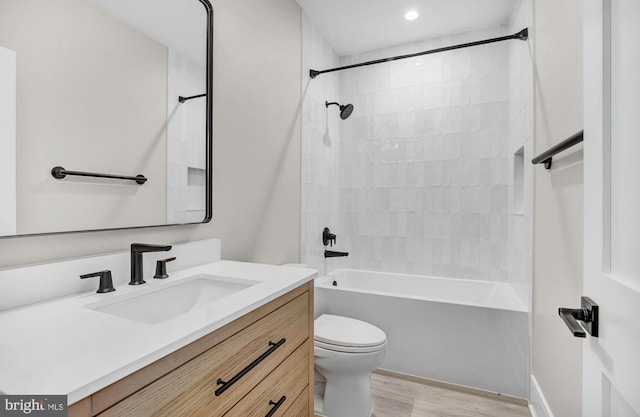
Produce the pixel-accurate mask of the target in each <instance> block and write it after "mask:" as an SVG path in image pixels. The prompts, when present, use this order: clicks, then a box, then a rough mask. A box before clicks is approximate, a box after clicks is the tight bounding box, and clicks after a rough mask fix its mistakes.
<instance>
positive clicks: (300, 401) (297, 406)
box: [282, 386, 313, 417]
mask: <svg viewBox="0 0 640 417" xmlns="http://www.w3.org/2000/svg"><path fill="white" fill-rule="evenodd" d="M307 416H309V387H308V386H307V387H306V388H305V389H304V390H302V392H301V393H300V395H298V398H296V399H295V401H294V402H293V404H291V407H289V408H288V409H287V411H285V413H284V414H283V415H282V417H307ZM309 417H313V415H311V416H309Z"/></svg>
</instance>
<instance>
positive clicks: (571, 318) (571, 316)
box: [558, 307, 587, 337]
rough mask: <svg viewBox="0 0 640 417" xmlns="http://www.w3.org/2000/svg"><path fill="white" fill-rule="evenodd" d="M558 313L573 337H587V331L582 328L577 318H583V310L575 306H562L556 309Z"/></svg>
mask: <svg viewBox="0 0 640 417" xmlns="http://www.w3.org/2000/svg"><path fill="white" fill-rule="evenodd" d="M558 314H559V315H560V318H561V319H562V321H564V324H566V325H567V327H568V328H569V330H571V333H573V336H574V337H587V333H585V331H584V330H583V329H582V326H580V325H579V324H578V322H577V320H584V311H583V310H581V309H575V308H563V307H560V308H559V309H558Z"/></svg>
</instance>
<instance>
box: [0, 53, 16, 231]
mask: <svg viewBox="0 0 640 417" xmlns="http://www.w3.org/2000/svg"><path fill="white" fill-rule="evenodd" d="M0 149H2V152H0V166H2V170H3V175H2V176H1V177H0V190H3V192H2V198H0V236H2V235H14V234H16V53H15V52H14V51H12V50H10V49H7V48H3V47H1V46H0Z"/></svg>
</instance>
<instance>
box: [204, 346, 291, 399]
mask: <svg viewBox="0 0 640 417" xmlns="http://www.w3.org/2000/svg"><path fill="white" fill-rule="evenodd" d="M286 341H287V339H285V338H284V337H283V338H282V339H280V341H279V342H278V343H273V342H269V346H271V347H270V348H269V350H267V351H266V352H264V353H263V354H262V355H260V357H258V358H257V359H256V360H254V361H253V362H251V363H250V364H249V365H247V366H246V367H245V368H244V369H243V370H242V371H240V372H238V373H237V374H236V375H235V376H234V377H233V378H231V379H230V380H229V381H226V382H225V381H223V380H222V378H218V381H216V384H217V385H222V386H221V387H220V388H218V389H217V390H216V392H215V394H216V397H218V396H220V395H221V394H222V393H223V392H225V391H226V390H227V389H228V388H230V387H231V386H232V385H233V384H235V383H236V382H238V381H239V380H240V378H242V377H243V376H245V375H246V374H247V373H249V371H251V370H252V369H253V368H255V366H256V365H258V364H259V363H260V362H262V361H263V360H265V359H266V358H267V356H269V355H271V354H272V353H273V352H275V351H276V349H278V348H279V347H280V346H282V345H284V342H286Z"/></svg>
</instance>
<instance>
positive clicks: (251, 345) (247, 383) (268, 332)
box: [100, 293, 309, 417]
mask: <svg viewBox="0 0 640 417" xmlns="http://www.w3.org/2000/svg"><path fill="white" fill-rule="evenodd" d="M308 298H309V294H308V293H305V294H303V295H301V296H299V297H297V298H296V299H294V300H292V301H291V302H289V303H287V304H285V305H283V306H282V307H280V308H279V309H277V310H275V311H274V312H272V313H270V314H269V315H267V316H265V317H263V318H262V319H260V320H258V321H257V322H255V323H253V324H251V325H250V326H248V327H246V328H244V329H243V330H241V331H240V332H238V333H236V334H235V335H233V336H231V337H229V338H228V339H226V340H225V341H223V342H221V343H220V344H218V345H216V346H214V347H213V348H211V349H210V350H208V351H206V352H204V353H203V354H201V355H200V356H198V357H196V358H194V359H192V360H191V361H189V362H187V363H185V364H184V365H182V366H181V367H179V368H177V369H175V370H174V371H172V372H170V373H168V374H167V375H165V376H163V377H162V378H160V379H158V380H157V381H155V382H153V383H152V384H150V385H148V386H146V387H145V388H143V389H141V390H140V391H138V392H136V393H135V394H133V395H131V396H130V397H128V398H126V399H124V400H123V401H121V402H119V403H118V404H116V405H114V406H113V407H111V408H109V409H108V410H106V411H105V412H104V413H101V414H100V416H104V417H112V416H113V417H126V416H132V417H133V416H135V417H145V416H168V417H169V416H170V417H181V416H185V417H187V416H189V417H190V416H193V415H194V414H198V412H200V411H201V412H205V414H204V415H209V416H212V415H216V416H222V415H224V413H226V412H227V411H228V410H229V409H230V408H231V407H233V406H234V405H235V404H236V403H237V402H238V401H239V400H240V399H241V398H242V397H244V396H245V395H246V394H247V393H248V392H249V391H250V390H251V389H253V388H254V387H255V386H256V385H257V384H258V383H259V382H260V381H261V380H262V379H264V377H265V376H267V375H268V374H269V373H270V372H271V371H272V370H273V369H275V368H276V367H277V366H278V365H279V364H280V363H281V362H282V361H283V360H284V359H285V358H286V357H287V356H289V355H290V354H291V353H292V352H293V351H294V350H295V349H296V348H297V347H298V346H300V344H302V342H303V341H304V340H306V339H307V338H308V336H309V319H308V308H309V300H308ZM282 339H285V340H286V341H285V342H284V343H281V344H280V345H279V346H278V347H276V348H275V349H274V347H273V345H272V344H270V342H271V343H277V342H281V341H282ZM270 350H271V352H270V353H269V354H267V355H266V356H265V357H264V359H263V360H261V361H260V362H259V363H257V364H256V365H255V366H254V367H252V368H251V369H250V370H248V371H247V372H246V373H245V374H244V375H243V376H242V377H241V378H240V379H238V380H237V382H235V383H234V384H233V385H232V386H228V387H226V390H225V391H224V392H222V393H221V394H220V395H216V394H215V392H216V390H218V389H219V388H220V387H222V385H221V384H218V382H220V381H230V380H231V379H232V378H233V377H234V376H235V375H237V374H239V373H241V372H242V371H243V370H245V368H247V367H248V365H250V364H252V362H255V361H256V359H258V358H260V357H261V356H264V355H265V354H266V352H267V351H270ZM199 410H200V411H199Z"/></svg>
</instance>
